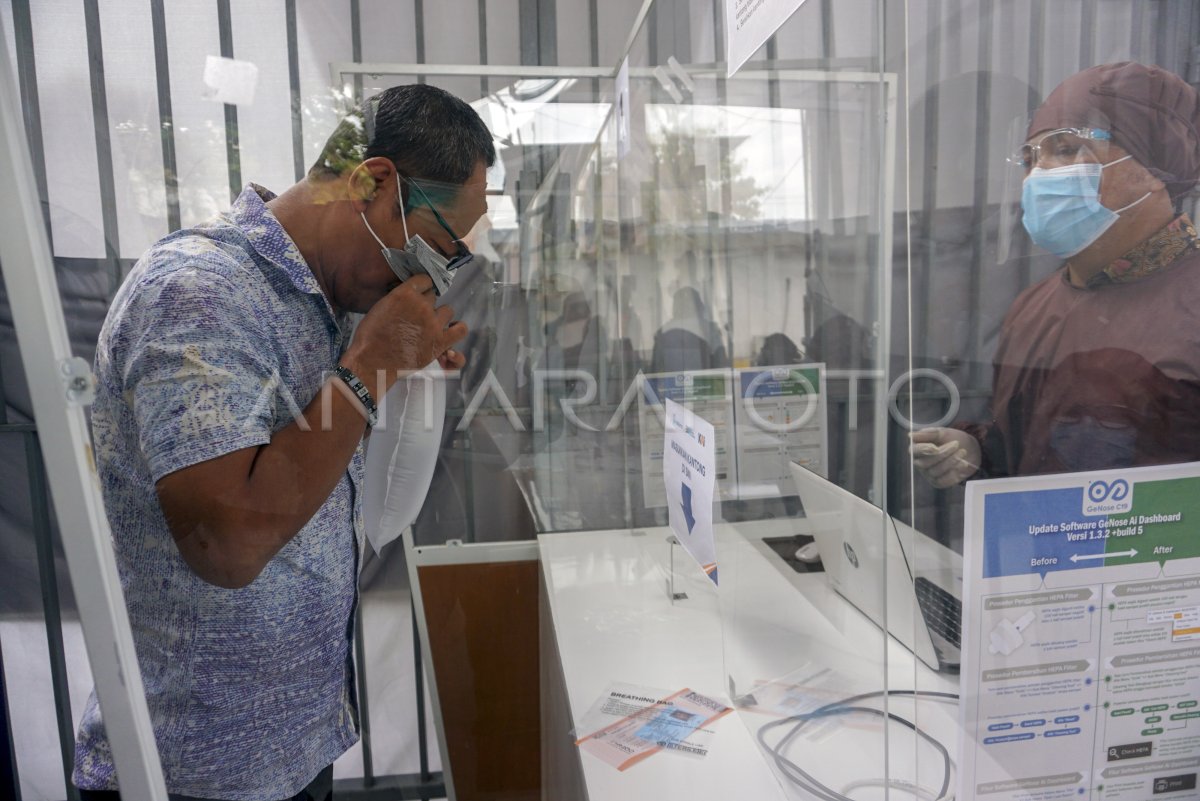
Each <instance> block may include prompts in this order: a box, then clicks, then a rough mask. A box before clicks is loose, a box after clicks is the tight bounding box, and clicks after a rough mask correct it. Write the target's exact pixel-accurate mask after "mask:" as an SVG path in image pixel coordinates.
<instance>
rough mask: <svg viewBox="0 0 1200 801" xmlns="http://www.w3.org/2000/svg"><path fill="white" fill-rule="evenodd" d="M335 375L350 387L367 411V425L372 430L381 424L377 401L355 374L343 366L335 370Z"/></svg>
mask: <svg viewBox="0 0 1200 801" xmlns="http://www.w3.org/2000/svg"><path fill="white" fill-rule="evenodd" d="M333 374H334V375H336V376H337V377H338V378H340V379H342V380H343V381H345V382H346V386H348V387H350V391H351V392H353V393H354V397H356V398H358V399H359V400H360V401H361V402H362V405H363V407H364V408H365V409H366V410H367V425H369V426H370V427H371V428H374V427H375V424H376V423H378V422H379V407H377V406H376V405H375V399H374V398H372V397H371V390H369V389H367V385H366V384H364V383H363V382H362V380H361V379H359V377H358V376H356V375H355V374H354V373H352V372H351V371H350V370H348V369H347V368H345V367H343V366H342V365H340V364H339V365H338V366H337V367H335V368H333Z"/></svg>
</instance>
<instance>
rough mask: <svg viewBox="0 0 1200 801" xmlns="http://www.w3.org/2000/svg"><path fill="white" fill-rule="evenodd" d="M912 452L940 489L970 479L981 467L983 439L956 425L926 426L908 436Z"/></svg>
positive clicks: (923, 471) (922, 469)
mask: <svg viewBox="0 0 1200 801" xmlns="http://www.w3.org/2000/svg"><path fill="white" fill-rule="evenodd" d="M908 437H909V439H910V440H912V445H910V446H909V452H910V453H912V457H913V464H915V465H916V466H917V469H919V470H920V471H921V472H922V473H924V474H925V478H927V479H928V480H929V483H930V484H932V485H933V486H935V487H937V488H938V489H945V488H946V487H953V486H954V485H955V484H960V483H962V482H963V481H966V480H967V479H968V478H970V477H971V476H973V475H975V472H976V471H977V470H979V465H980V463H981V462H982V458H983V454H982V452H981V451H980V450H979V442H978V441H977V440H976V439H975V438H974V437H973V436H971V435H970V434H968V433H967V432H965V431H959V430H958V429H956V428H923V429H921V430H920V431H913V432H912V433H910V434H909V435H908Z"/></svg>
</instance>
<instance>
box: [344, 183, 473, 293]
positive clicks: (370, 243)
mask: <svg viewBox="0 0 1200 801" xmlns="http://www.w3.org/2000/svg"><path fill="white" fill-rule="evenodd" d="M486 188H487V178H486V169H485V167H484V165H483V163H482V162H480V163H479V164H478V165H477V166H476V169H475V171H474V172H473V173H472V175H471V177H470V178H469V179H468V180H467V182H466V183H465V184H462V185H461V186H447V185H445V184H437V183H432V182H426V181H421V180H420V179H415V180H414V179H407V180H406V177H405V176H401V175H400V174H399V173H397V172H396V171H395V170H392V171H390V174H389V175H387V176H385V177H383V178H382V179H381V180H379V181H378V185H377V191H376V192H375V194H374V196H373V197H372V198H371V200H370V201H369V202H368V204H367V208H366V209H365V210H364V212H363V213H364V214H365V216H366V218H367V221H368V222H369V223H370V226H371V228H372V229H373V230H374V231H375V233H376V235H377V236H378V237H379V239H380V240H382V241H383V244H384V245H386V246H387V247H389V248H396V249H403V248H404V246H405V245H406V244H407V241H408V239H407V238H406V236H405V229H406V226H407V231H408V236H409V237H415V236H420V237H421V238H422V239H424V240H425V242H426V243H428V244H429V246H430V247H432V248H433V249H434V250H435V251H437V252H438V253H440V254H442V255H443V256H445V257H446V258H447V259H453V258H454V257H455V256H456V255H458V253H459V246H458V244H457V242H456V238H461V237H463V236H465V235H466V233H467V232H468V231H470V230H471V229H472V228H473V227H474V226H475V223H476V222H477V221H478V220H479V218H480V217H481V216H483V214H484V213H486V211H487V198H486V191H485V190H486ZM401 192H403V196H405V197H406V198H407V201H408V204H409V207H410V208H409V210H408V212H407V214H406V215H405V216H404V217H402V216H401V211H400V202H401V201H400V198H401ZM435 209H436V212H437V213H436V214H435V213H434V210H435ZM439 217H440V220H439ZM347 225H348V226H349V227H350V229H351V232H352V233H353V236H354V238H355V242H356V243H357V247H355V248H354V249H353V250H352V251H349V250H348V251H347V254H346V258H345V259H344V262H345V263H343V264H341V265H340V269H339V270H338V279H337V286H336V289H335V292H334V294H335V296H336V300H335V301H334V303H335V305H336V306H338V307H340V308H343V309H346V310H348V311H353V312H358V313H365V312H367V311H368V310H369V309H370V308H371V307H372V306H374V305H375V303H377V302H378V301H379V300H380V299H381V298H383V296H384V295H386V294H387V293H388V292H391V291H392V290H393V289H395V288H396V287H397V286H399V285H400V279H398V278H397V277H396V274H395V273H394V272H392V269H391V267H389V266H388V263H387V260H386V259H385V258H384V257H383V254H382V253H381V251H380V248H379V243H378V242H376V241H375V239H374V237H372V236H371V234H370V231H368V229H367V227H366V225H364V224H363V221H362V219H361V218H359V217H358V215H357V214H354V216H353V219H352V220H347Z"/></svg>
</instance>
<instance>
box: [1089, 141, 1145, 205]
mask: <svg viewBox="0 0 1200 801" xmlns="http://www.w3.org/2000/svg"><path fill="white" fill-rule="evenodd" d="M1131 158H1133V154H1132V153H1130V154H1128V155H1125V156H1122V157H1121V158H1119V159H1117V160H1116V161H1110V162H1108V163H1107V164H1101V165H1100V169H1101V171H1103V170H1105V169H1107V168H1109V167H1111V166H1112V165H1114V164H1120V163H1121V162H1122V161H1125V160H1126V159H1131ZM1152 194H1154V193H1153V192H1147V193H1146V194H1144V195H1142V196H1141V197H1139V198H1138V199H1137V200H1135V201H1133V202H1132V203H1130V204H1129V205H1127V206H1122V207H1121V208H1119V209H1117V210H1116V211H1114V212H1113V214H1121V213H1122V212H1126V211H1129V210H1130V209H1132V208H1133V207H1134V206H1136V205H1137V204H1139V203H1141V202H1142V201H1143V200H1145V199H1146V198H1148V197H1150V195H1152Z"/></svg>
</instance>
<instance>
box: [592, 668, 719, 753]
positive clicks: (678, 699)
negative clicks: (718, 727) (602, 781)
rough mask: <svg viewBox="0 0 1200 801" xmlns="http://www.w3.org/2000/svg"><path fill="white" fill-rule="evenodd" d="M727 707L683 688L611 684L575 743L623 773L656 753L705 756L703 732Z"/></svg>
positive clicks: (707, 731) (707, 743)
mask: <svg viewBox="0 0 1200 801" xmlns="http://www.w3.org/2000/svg"><path fill="white" fill-rule="evenodd" d="M731 711H732V709H731V708H730V707H727V706H725V705H724V704H722V703H721V702H720V701H717V700H715V699H712V698H709V697H708V696H706V695H701V694H700V693H697V692H693V691H692V690H689V689H687V688H684V689H682V690H679V691H678V692H673V693H672V692H667V691H663V690H657V689H654V688H649V687H637V686H633V685H629V684H621V683H614V684H611V685H609V687H608V689H607V690H605V691H604V693H603V694H602V695H601V696H600V698H599V699H597V701H596V703H594V704H593V705H592V708H591V709H590V710H588V712H587V714H586V715H584V717H583V720H582V722H581V724H580V726H579V728H578V730H577V731H587V732H590V733H589V734H585V735H583V736H582V737H580V738H579V739H577V740H576V741H575V744H576V745H577V746H579V747H580V749H582V750H583V751H586V752H588V753H589V754H592V755H593V756H595V757H597V758H598V759H600V760H601V761H603V762H605V763H607V764H609V765H611V766H612V767H614V768H616V769H617V770H627V769H628V768H631V767H633V766H634V765H636V764H637V763H638V762H641V761H642V760H643V759H646V758H648V757H650V756H653V755H654V754H657V753H658V752H659V751H664V750H665V751H670V752H673V753H680V754H686V755H689V756H693V757H704V756H707V755H708V751H709V747H710V743H711V741H712V737H713V731H712V730H711V729H707V728H705V727H706V726H708V725H709V724H711V723H713V722H714V721H716V720H718V719H720V718H722V717H724V716H725V715H727V714H728V713H729V712H731Z"/></svg>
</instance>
